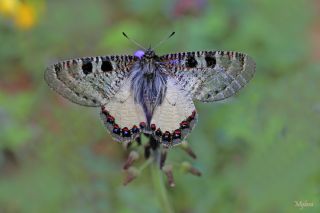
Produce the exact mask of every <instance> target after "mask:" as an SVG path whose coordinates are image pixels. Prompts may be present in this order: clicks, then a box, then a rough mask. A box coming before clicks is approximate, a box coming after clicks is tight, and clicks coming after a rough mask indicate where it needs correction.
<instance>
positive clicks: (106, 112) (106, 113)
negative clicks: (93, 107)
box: [101, 108, 110, 117]
mask: <svg viewBox="0 0 320 213" xmlns="http://www.w3.org/2000/svg"><path fill="white" fill-rule="evenodd" d="M101 112H102V114H104V115H105V116H107V117H108V116H109V115H110V114H109V112H108V111H107V110H106V109H105V108H101Z"/></svg>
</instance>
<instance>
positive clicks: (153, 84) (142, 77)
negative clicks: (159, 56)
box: [131, 59, 167, 125]
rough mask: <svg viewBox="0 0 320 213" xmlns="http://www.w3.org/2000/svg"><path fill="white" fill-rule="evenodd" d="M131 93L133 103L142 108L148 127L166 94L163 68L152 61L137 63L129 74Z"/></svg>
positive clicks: (165, 79)
mask: <svg viewBox="0 0 320 213" xmlns="http://www.w3.org/2000/svg"><path fill="white" fill-rule="evenodd" d="M131 76H132V81H131V91H132V93H133V97H134V102H135V103H136V104H139V105H140V106H142V108H143V110H144V113H145V116H146V119H147V123H148V125H150V121H151V118H152V115H153V112H154V110H155V109H156V107H157V106H160V105H161V104H162V102H163V99H164V97H165V94H166V89H167V86H166V84H167V78H166V76H165V75H164V74H163V68H162V67H161V65H160V64H158V63H157V62H156V61H154V60H153V59H151V60H147V63H146V61H138V62H137V63H136V64H135V65H134V66H133V68H132V72H131Z"/></svg>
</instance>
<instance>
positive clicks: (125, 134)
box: [122, 127, 131, 137]
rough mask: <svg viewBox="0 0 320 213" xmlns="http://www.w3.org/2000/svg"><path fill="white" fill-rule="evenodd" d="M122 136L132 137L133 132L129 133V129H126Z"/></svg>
mask: <svg viewBox="0 0 320 213" xmlns="http://www.w3.org/2000/svg"><path fill="white" fill-rule="evenodd" d="M122 136H123V137H131V132H130V131H129V129H128V127H124V128H123V129H122Z"/></svg>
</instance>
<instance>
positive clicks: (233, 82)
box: [160, 51, 255, 102]
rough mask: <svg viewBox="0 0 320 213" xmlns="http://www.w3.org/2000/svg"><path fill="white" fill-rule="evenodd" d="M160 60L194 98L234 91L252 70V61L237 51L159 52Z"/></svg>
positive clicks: (211, 98) (218, 96) (204, 99)
mask: <svg viewBox="0 0 320 213" xmlns="http://www.w3.org/2000/svg"><path fill="white" fill-rule="evenodd" d="M160 61H161V64H163V66H164V67H165V69H166V70H167V72H168V74H169V75H171V76H173V77H175V78H176V80H177V81H178V82H179V83H180V84H181V86H182V88H183V89H184V90H186V91H188V92H190V93H191V95H192V97H193V99H194V100H199V101H202V102H212V101H219V100H223V99H225V98H228V97H230V96H232V95H234V94H236V93H237V92H238V91H239V90H240V89H241V88H243V87H244V86H245V85H246V84H247V83H248V82H249V81H250V79H251V78H252V77H253V75H254V73H255V62H254V61H253V60H252V59H251V58H250V57H249V56H248V55H246V54H243V53H239V52H231V51H198V52H182V53H174V54H168V55H164V56H161V57H160Z"/></svg>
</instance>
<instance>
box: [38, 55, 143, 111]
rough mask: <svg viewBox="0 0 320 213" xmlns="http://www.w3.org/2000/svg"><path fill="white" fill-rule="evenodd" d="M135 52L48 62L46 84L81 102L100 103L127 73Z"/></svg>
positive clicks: (83, 103) (104, 100)
mask: <svg viewBox="0 0 320 213" xmlns="http://www.w3.org/2000/svg"><path fill="white" fill-rule="evenodd" d="M136 60H137V58H136V57H134V56H129V55H121V56H100V57H88V58H79V59H71V60H66V61H61V62H58V63H56V64H53V65H52V66H49V67H48V68H47V69H46V71H45V75H44V79H45V81H46V82H47V83H48V85H49V86H50V87H51V88H52V89H53V90H55V91H56V92H58V93H59V94H61V95H62V96H64V97H65V98H67V99H69V100H70V101H72V102H74V103H77V104H80V105H84V106H102V105H104V104H105V103H106V102H107V101H108V100H110V99H111V98H112V97H113V96H114V95H115V93H116V92H117V91H118V90H119V88H120V87H121V85H122V84H123V82H124V80H125V79H126V78H127V77H128V75H129V71H130V68H131V66H132V65H133V63H134V62H135V61H136Z"/></svg>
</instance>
